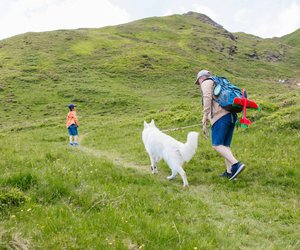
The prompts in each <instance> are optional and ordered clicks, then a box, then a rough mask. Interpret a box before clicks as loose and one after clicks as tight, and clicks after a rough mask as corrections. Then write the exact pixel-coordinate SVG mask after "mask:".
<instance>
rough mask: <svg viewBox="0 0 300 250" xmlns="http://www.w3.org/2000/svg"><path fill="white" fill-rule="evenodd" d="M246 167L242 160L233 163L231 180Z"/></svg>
mask: <svg viewBox="0 0 300 250" xmlns="http://www.w3.org/2000/svg"><path fill="white" fill-rule="evenodd" d="M245 167H246V166H245V164H243V163H241V162H237V163H235V164H233V165H232V167H231V172H232V176H231V177H230V179H229V180H233V179H235V178H236V177H237V176H238V175H239V174H240V173H241V172H242V171H243V170H244V169H245Z"/></svg>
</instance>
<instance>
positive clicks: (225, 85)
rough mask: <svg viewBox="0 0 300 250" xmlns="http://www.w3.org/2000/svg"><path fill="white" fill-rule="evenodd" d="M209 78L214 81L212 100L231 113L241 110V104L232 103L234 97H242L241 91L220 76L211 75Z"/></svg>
mask: <svg viewBox="0 0 300 250" xmlns="http://www.w3.org/2000/svg"><path fill="white" fill-rule="evenodd" d="M209 79H211V80H213V81H214V83H215V88H214V98H213V100H214V101H215V102H217V103H219V105H220V106H221V107H222V108H223V109H225V110H227V111H229V112H232V113H239V112H241V111H242V110H243V107H242V106H239V105H234V102H233V101H234V98H236V97H238V98H242V91H241V90H240V89H239V88H238V87H236V86H234V85H232V84H231V83H230V82H229V80H228V79H227V78H225V77H221V76H213V77H210V78H209Z"/></svg>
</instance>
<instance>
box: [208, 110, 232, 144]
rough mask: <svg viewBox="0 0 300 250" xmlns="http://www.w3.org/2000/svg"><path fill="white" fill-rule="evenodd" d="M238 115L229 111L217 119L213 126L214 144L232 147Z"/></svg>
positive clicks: (212, 136)
mask: <svg viewBox="0 0 300 250" xmlns="http://www.w3.org/2000/svg"><path fill="white" fill-rule="evenodd" d="M236 120H237V115H236V114H235V113H228V114H226V115H224V116H222V117H221V118H220V119H219V120H217V121H216V122H215V123H214V125H213V126H212V128H211V139H212V145H213V146H220V145H223V146H226V147H230V144H231V140H232V136H233V131H234V126H235V122H236Z"/></svg>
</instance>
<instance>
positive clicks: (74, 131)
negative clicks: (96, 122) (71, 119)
mask: <svg viewBox="0 0 300 250" xmlns="http://www.w3.org/2000/svg"><path fill="white" fill-rule="evenodd" d="M68 132H69V135H70V136H76V135H78V131H77V125H76V124H72V125H71V126H69V127H68Z"/></svg>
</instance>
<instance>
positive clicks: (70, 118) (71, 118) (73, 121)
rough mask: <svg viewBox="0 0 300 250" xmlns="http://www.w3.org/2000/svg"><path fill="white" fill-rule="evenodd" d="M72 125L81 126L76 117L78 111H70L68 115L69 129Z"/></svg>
mask: <svg viewBox="0 0 300 250" xmlns="http://www.w3.org/2000/svg"><path fill="white" fill-rule="evenodd" d="M72 124H76V125H77V126H79V123H78V120H77V117H76V111H70V112H69V113H68V115H67V120H66V126H67V128H68V127H70V126H71V125H72Z"/></svg>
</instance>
